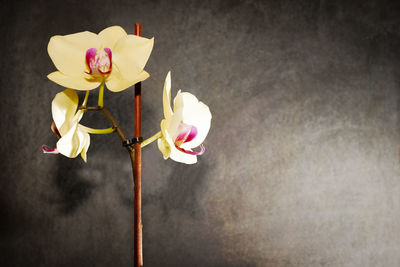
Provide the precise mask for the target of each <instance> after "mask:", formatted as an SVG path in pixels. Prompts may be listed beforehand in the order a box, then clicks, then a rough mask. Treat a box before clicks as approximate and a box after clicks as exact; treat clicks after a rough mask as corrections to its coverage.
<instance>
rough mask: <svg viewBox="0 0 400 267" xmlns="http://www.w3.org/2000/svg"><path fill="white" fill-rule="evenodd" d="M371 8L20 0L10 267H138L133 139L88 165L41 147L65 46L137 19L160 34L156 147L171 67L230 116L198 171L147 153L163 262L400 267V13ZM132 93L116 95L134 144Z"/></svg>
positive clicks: (8, 106)
mask: <svg viewBox="0 0 400 267" xmlns="http://www.w3.org/2000/svg"><path fill="white" fill-rule="evenodd" d="M358 2H359V3H357V4H356V3H354V1H335V2H334V3H333V1H297V2H290V1H229V2H228V1H222V0H220V1H186V2H183V1H181V2H178V1H174V2H171V3H167V1H128V0H127V1H92V0H90V1H68V0H66V1H47V2H45V1H15V3H11V2H9V3H5V2H4V1H3V2H2V6H1V9H2V10H1V12H2V16H1V24H0V27H1V43H2V49H1V53H0V54H1V72H0V78H1V85H0V86H1V95H0V103H1V106H0V109H1V161H0V162H1V163H0V164H1V165H0V166H1V179H0V215H1V217H0V225H1V227H0V231H1V239H0V240H1V241H0V245H1V247H0V253H1V255H0V256H1V257H0V266H43V267H47V266H75V267H80V266H100V267H101V266H132V264H133V237H132V236H133V231H132V229H133V228H132V219H133V213H132V209H133V205H132V204H133V203H132V202H133V197H132V189H133V185H132V176H131V168H130V161H129V157H128V155H127V153H126V151H125V150H124V149H123V148H122V147H121V145H120V140H119V139H118V137H117V136H116V135H108V136H94V135H92V137H91V138H92V139H91V146H90V148H89V152H88V163H87V164H85V163H84V162H83V161H82V160H81V159H80V158H76V159H68V158H65V157H63V156H61V155H59V156H53V155H44V154H42V152H41V150H40V146H41V145H42V144H44V143H45V144H49V145H51V144H54V143H55V142H56V140H57V139H56V137H55V136H54V135H53V134H52V133H51V131H50V128H49V126H50V123H51V120H52V119H51V113H50V104H51V100H52V98H53V97H54V95H55V94H56V93H57V92H59V91H60V90H61V89H62V88H61V87H60V86H58V85H56V84H54V83H52V82H50V81H49V80H47V78H46V75H47V74H48V73H50V72H52V71H53V70H54V69H55V68H54V66H53V64H52V62H51V60H50V58H49V57H48V55H47V49H46V48H47V43H48V41H49V38H50V37H51V36H52V35H56V34H69V33H75V32H79V31H83V30H90V31H92V32H99V31H100V30H102V29H103V28H105V27H108V26H111V25H121V26H123V27H124V28H125V29H127V30H128V31H130V32H132V31H133V26H134V23H135V22H136V21H140V22H142V23H143V35H144V36H146V37H152V36H154V37H155V46H154V50H153V53H152V55H151V57H150V60H149V62H148V64H147V67H146V69H147V70H148V71H149V72H150V73H151V77H150V78H149V79H148V80H146V81H145V82H144V83H143V113H144V115H143V122H144V125H143V132H144V136H150V135H151V134H153V133H154V132H156V131H157V130H158V127H159V123H160V120H161V118H162V106H161V96H162V85H163V82H164V78H165V75H166V73H167V72H168V70H172V75H173V76H172V79H173V80H172V82H173V88H174V93H173V94H175V93H176V91H177V89H183V90H186V91H189V92H191V93H194V94H195V95H196V96H198V98H199V99H200V100H202V101H204V102H205V103H207V104H208V105H209V106H210V108H211V111H212V113H213V120H212V128H211V131H210V133H209V136H208V138H207V140H206V142H205V146H206V149H207V151H206V154H205V155H204V156H201V157H200V159H199V163H198V164H197V165H194V166H188V165H184V164H178V163H175V162H173V161H171V160H168V161H164V160H163V158H162V157H161V154H160V152H159V151H158V149H157V146H156V145H154V144H153V145H151V146H149V147H147V148H146V149H145V150H144V158H143V160H144V162H143V175H144V177H143V223H144V228H143V230H144V263H145V266H151V267H155V266H227V267H228V266H268V267H269V266H271V267H275V266H371V267H372V266H374V267H375V266H385V267H392V266H393V267H398V266H400V162H399V147H400V120H399V116H400V115H399V112H400V110H399V105H400V75H399V74H400V69H399V67H400V52H399V51H400V50H399V48H400V23H399V22H400V19H399V17H400V16H399V15H400V9H399V7H400V5H399V2H398V1H392V2H388V1H386V2H385V1H358ZM132 91H133V90H126V91H124V92H122V93H111V92H110V91H107V92H106V99H105V104H106V106H107V107H108V108H109V110H110V111H111V112H112V113H113V114H114V115H115V116H116V118H117V119H118V120H119V121H120V123H121V125H122V127H123V128H124V130H125V131H126V132H127V133H131V134H130V135H132V132H133V105H132V100H133V92H132ZM80 96H82V95H80ZM95 98H96V97H95V96H93V97H92V99H91V100H90V101H92V103H96V102H95V101H96V100H95ZM84 122H85V123H86V124H87V125H90V126H93V127H96V126H97V127H108V124H107V122H106V121H105V120H104V118H103V117H102V116H101V114H96V113H91V114H88V115H87V116H85V118H84Z"/></svg>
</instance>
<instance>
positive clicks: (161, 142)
mask: <svg viewBox="0 0 400 267" xmlns="http://www.w3.org/2000/svg"><path fill="white" fill-rule="evenodd" d="M161 132H162V133H165V134H167V133H166V132H165V120H162V121H161ZM163 135H164V134H163ZM157 145H158V149H159V150H160V151H161V153H162V154H163V156H164V159H168V158H169V155H170V154H171V148H170V146H169V144H168V142H167V141H166V140H165V138H164V137H162V138H159V139H158V140H157Z"/></svg>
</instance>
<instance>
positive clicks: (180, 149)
mask: <svg viewBox="0 0 400 267" xmlns="http://www.w3.org/2000/svg"><path fill="white" fill-rule="evenodd" d="M175 147H176V149H178V150H179V151H181V152H183V153H186V154H190V155H195V156H198V155H203V154H204V152H205V151H206V149H205V148H204V146H203V144H201V145H200V151H199V152H196V151H190V150H186V149H184V148H181V147H179V146H177V145H176V144H175Z"/></svg>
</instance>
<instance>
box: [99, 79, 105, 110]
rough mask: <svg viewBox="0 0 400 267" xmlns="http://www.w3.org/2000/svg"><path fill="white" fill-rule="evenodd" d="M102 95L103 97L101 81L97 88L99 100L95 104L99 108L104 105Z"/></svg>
mask: <svg viewBox="0 0 400 267" xmlns="http://www.w3.org/2000/svg"><path fill="white" fill-rule="evenodd" d="M103 97H104V82H102V83H101V85H100V89H99V100H98V102H97V105H98V106H99V107H100V108H102V107H104V103H103Z"/></svg>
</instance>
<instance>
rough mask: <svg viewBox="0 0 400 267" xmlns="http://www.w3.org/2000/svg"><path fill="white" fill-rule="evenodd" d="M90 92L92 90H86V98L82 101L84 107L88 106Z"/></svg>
mask: <svg viewBox="0 0 400 267" xmlns="http://www.w3.org/2000/svg"><path fill="white" fill-rule="evenodd" d="M89 93H90V91H89V90H88V91H86V94H85V99H83V103H82V107H83V108H86V105H87V101H88V98H89Z"/></svg>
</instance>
